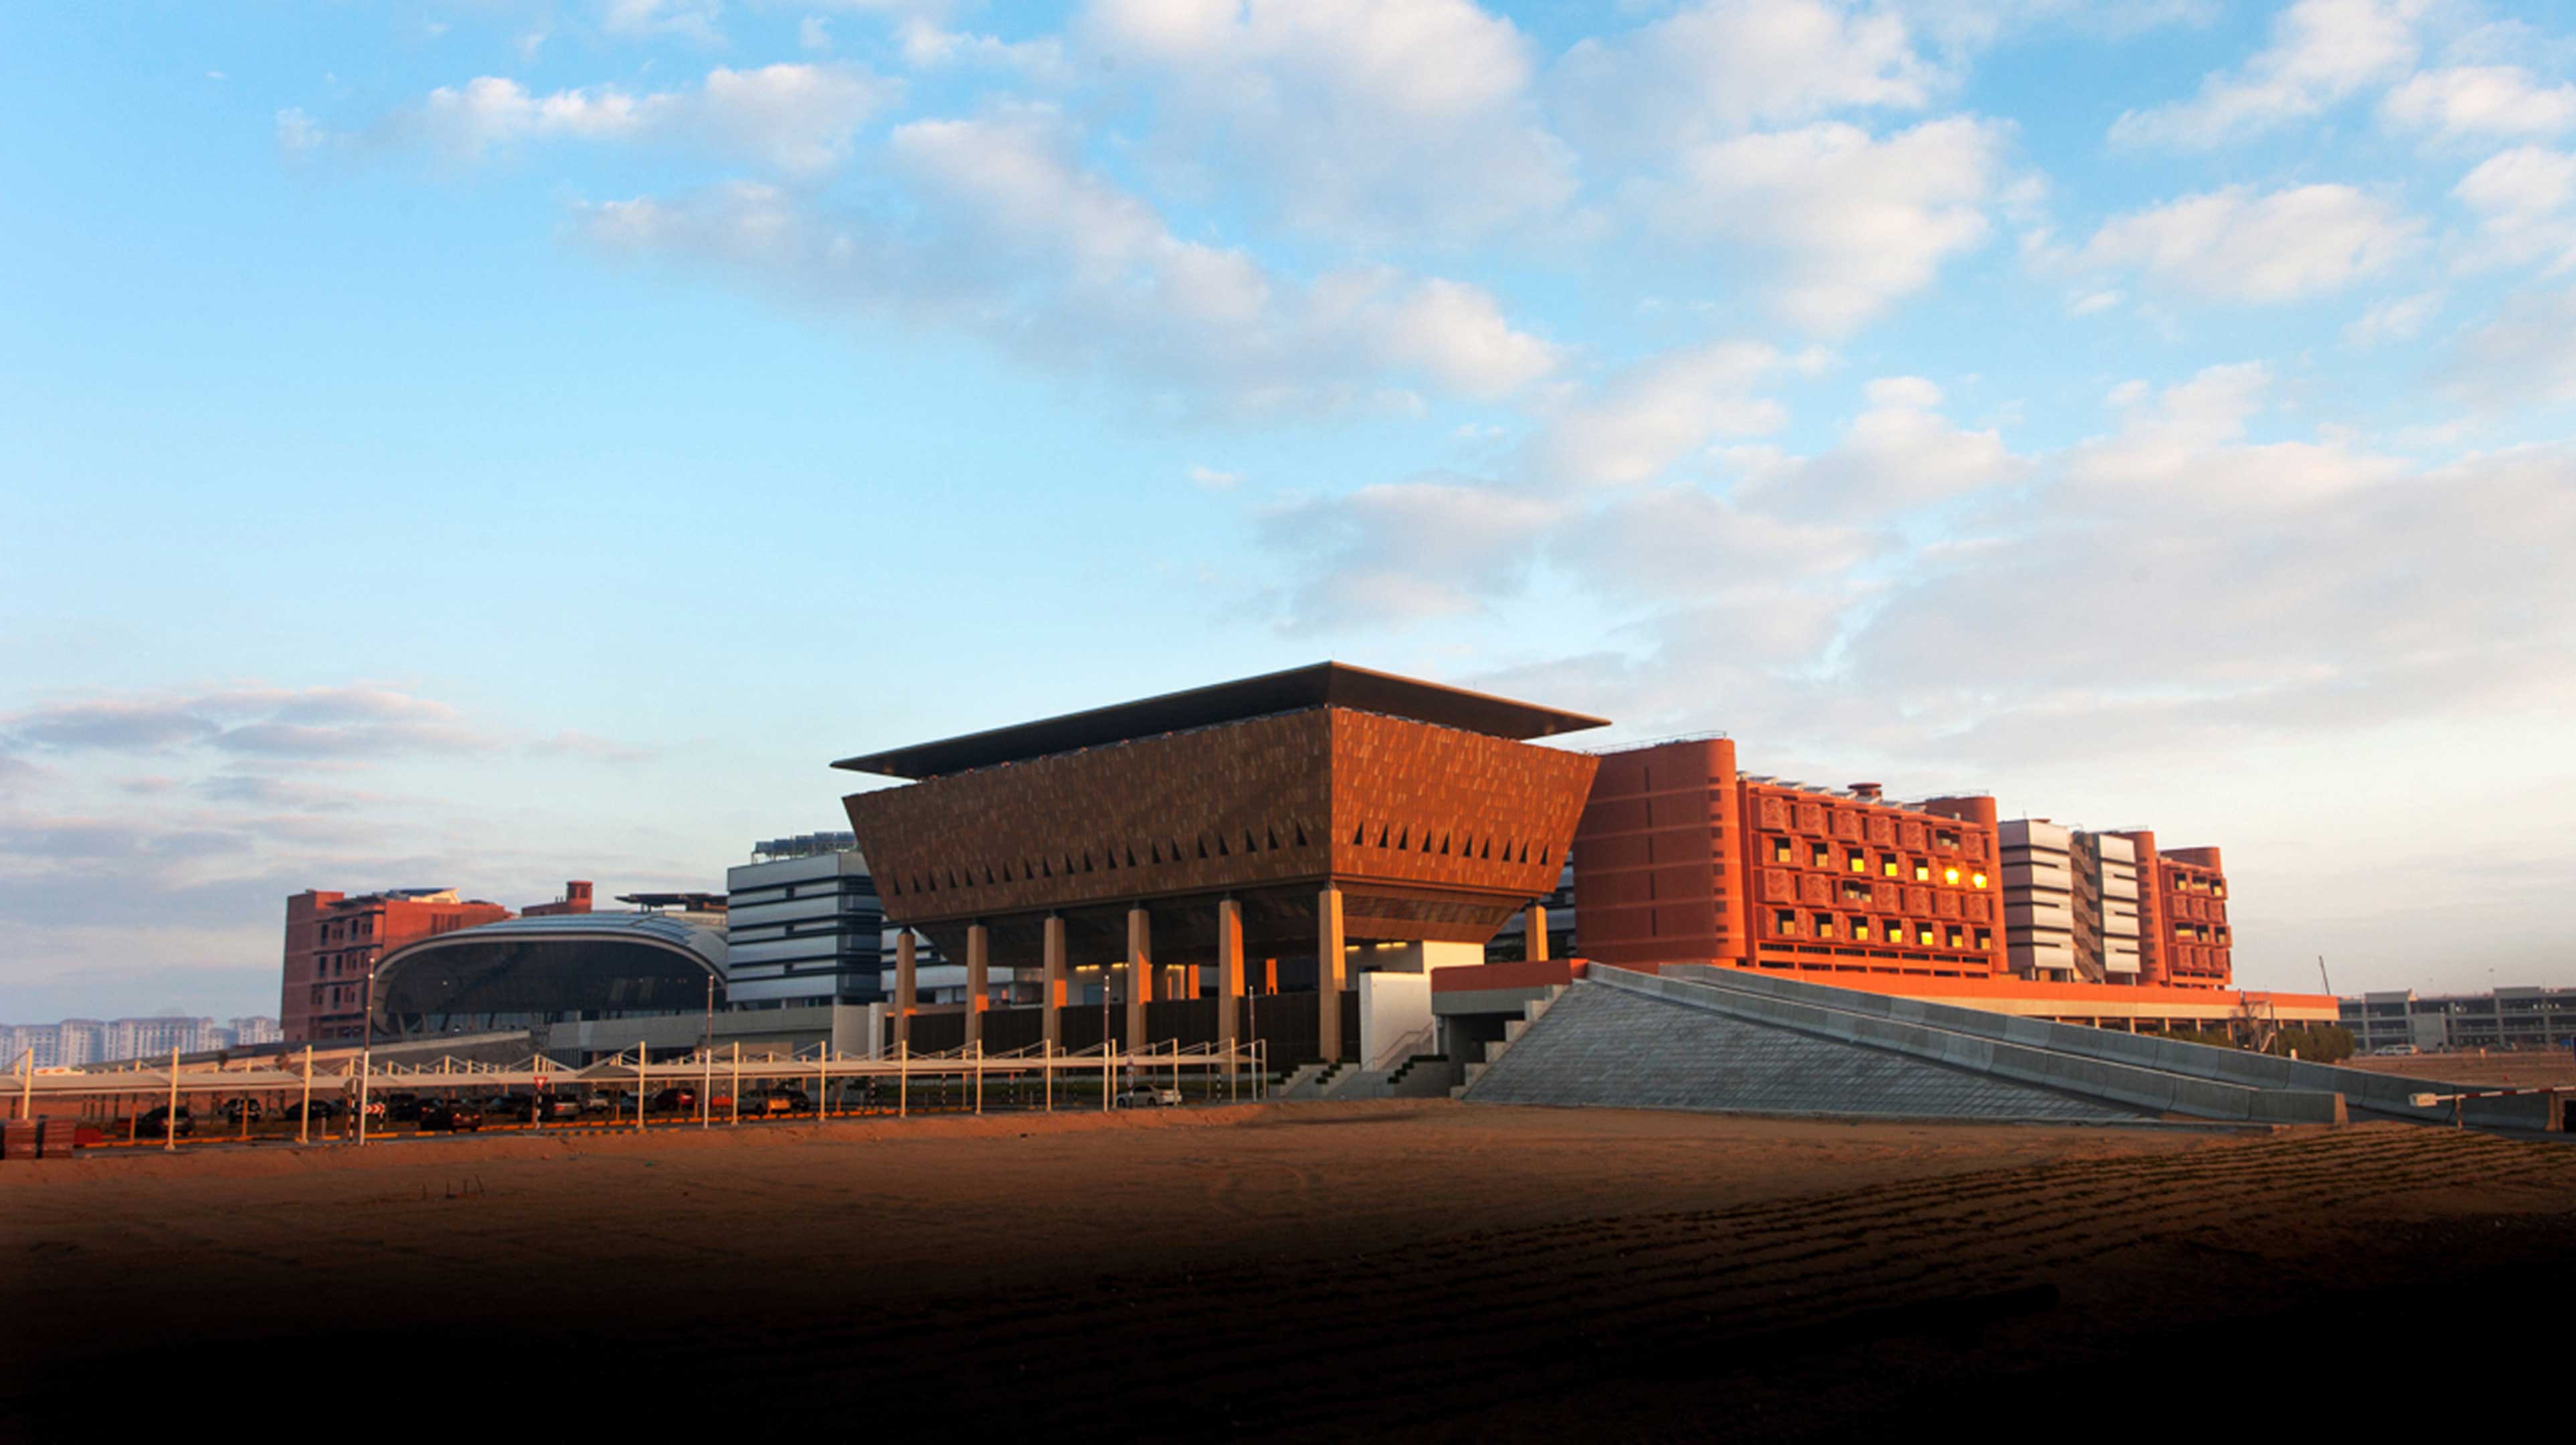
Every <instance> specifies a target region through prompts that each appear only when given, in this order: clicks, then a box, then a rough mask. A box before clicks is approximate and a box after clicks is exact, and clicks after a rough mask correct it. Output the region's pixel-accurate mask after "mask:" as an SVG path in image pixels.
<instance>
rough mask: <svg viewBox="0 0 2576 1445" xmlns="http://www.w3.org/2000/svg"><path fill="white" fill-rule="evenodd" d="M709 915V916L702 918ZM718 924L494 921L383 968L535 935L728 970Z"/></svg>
mask: <svg viewBox="0 0 2576 1445" xmlns="http://www.w3.org/2000/svg"><path fill="white" fill-rule="evenodd" d="M701 916H706V915H701ZM714 923H715V925H716V926H712V927H711V926H709V924H707V923H702V922H698V921H696V919H695V918H694V917H692V915H689V914H684V913H549V914H540V915H539V916H537V917H535V918H504V919H501V920H499V921H497V922H493V923H483V924H477V925H476V926H474V927H472V928H459V929H455V930H452V931H450V932H447V933H434V934H431V935H430V936H429V937H427V938H423V939H418V940H415V941H413V942H411V943H407V944H404V945H403V946H402V947H400V948H397V949H395V950H394V951H393V952H391V953H388V954H386V955H385V957H384V961H383V963H379V964H378V965H377V968H378V969H379V970H380V971H381V970H382V969H383V967H384V965H385V964H389V963H392V962H393V961H394V960H395V959H397V958H400V957H403V956H405V955H408V954H413V953H419V952H423V951H426V950H428V949H432V948H442V947H454V946H456V945H459V944H476V943H507V942H512V941H516V940H522V939H527V938H529V937H530V936H531V935H535V936H540V937H553V938H584V937H587V938H603V939H628V940H632V941H635V942H639V943H656V944H660V945H662V946H664V947H668V948H677V949H681V950H684V951H686V952H689V953H694V954H696V955H697V956H698V957H699V958H700V959H702V960H704V961H705V963H706V964H707V966H708V967H710V968H712V969H714V970H716V971H717V972H718V973H722V972H723V971H724V964H725V936H724V929H723V927H722V920H721V919H716V920H714Z"/></svg>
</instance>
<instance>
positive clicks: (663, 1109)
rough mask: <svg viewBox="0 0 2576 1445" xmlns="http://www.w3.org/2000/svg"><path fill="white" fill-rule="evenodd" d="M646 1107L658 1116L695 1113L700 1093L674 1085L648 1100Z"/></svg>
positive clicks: (684, 1086)
mask: <svg viewBox="0 0 2576 1445" xmlns="http://www.w3.org/2000/svg"><path fill="white" fill-rule="evenodd" d="M646 1107H648V1108H650V1109H651V1110H652V1111H653V1112H654V1113H656V1114H683V1113H694V1112H696V1110H697V1107H698V1091H697V1090H695V1089H692V1088H689V1087H687V1086H686V1085H682V1084H673V1085H672V1086H671V1087H669V1088H667V1089H664V1090H662V1091H661V1092H660V1093H658V1094H655V1095H654V1096H653V1097H652V1098H651V1099H649V1100H647V1101H646Z"/></svg>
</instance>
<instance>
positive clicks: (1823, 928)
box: [1815, 913, 1834, 938]
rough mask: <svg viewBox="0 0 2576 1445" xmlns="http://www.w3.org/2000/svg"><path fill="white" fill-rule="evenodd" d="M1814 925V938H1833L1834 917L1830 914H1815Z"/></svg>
mask: <svg viewBox="0 0 2576 1445" xmlns="http://www.w3.org/2000/svg"><path fill="white" fill-rule="evenodd" d="M1815 923H1816V936H1817V937H1818V938H1831V937H1833V936H1834V916H1833V915H1832V914H1830V913H1819V914H1817V915H1816V918H1815Z"/></svg>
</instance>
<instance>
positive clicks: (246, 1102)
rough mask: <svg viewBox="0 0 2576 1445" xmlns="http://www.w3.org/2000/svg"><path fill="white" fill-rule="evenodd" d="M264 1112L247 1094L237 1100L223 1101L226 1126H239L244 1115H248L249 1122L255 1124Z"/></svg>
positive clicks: (256, 1101) (257, 1101)
mask: <svg viewBox="0 0 2576 1445" xmlns="http://www.w3.org/2000/svg"><path fill="white" fill-rule="evenodd" d="M266 1112H267V1111H266V1110H265V1109H262V1108H261V1107H260V1103H259V1100H257V1099H254V1098H251V1097H250V1096H249V1095H247V1094H245V1095H243V1096H242V1097H240V1098H238V1099H226V1100H224V1122H225V1123H227V1124H233V1125H239V1124H240V1123H241V1122H242V1117H243V1116H244V1115H248V1116H249V1117H250V1122H252V1123H254V1124H256V1123H258V1122H259V1120H260V1116H261V1115H262V1114H264V1113H266Z"/></svg>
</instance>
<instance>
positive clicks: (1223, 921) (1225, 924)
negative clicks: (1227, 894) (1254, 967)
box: [1216, 898, 1243, 1048]
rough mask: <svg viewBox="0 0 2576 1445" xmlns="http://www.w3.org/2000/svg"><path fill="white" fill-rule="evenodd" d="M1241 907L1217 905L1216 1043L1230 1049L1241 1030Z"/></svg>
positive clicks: (1228, 900)
mask: <svg viewBox="0 0 2576 1445" xmlns="http://www.w3.org/2000/svg"><path fill="white" fill-rule="evenodd" d="M1242 1014H1243V905H1242V904H1240V903H1237V902H1235V901H1234V900H1233V899H1231V898H1228V899H1226V900H1225V901H1224V902H1222V903H1219V904H1218V905H1217V906H1216V1041H1217V1042H1218V1043H1220V1044H1223V1045H1225V1046H1227V1047H1229V1048H1231V1047H1232V1046H1233V1045H1234V1043H1235V1041H1236V1038H1237V1036H1238V1035H1239V1034H1240V1033H1241V1031H1242V1025H1241V1016H1242Z"/></svg>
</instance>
